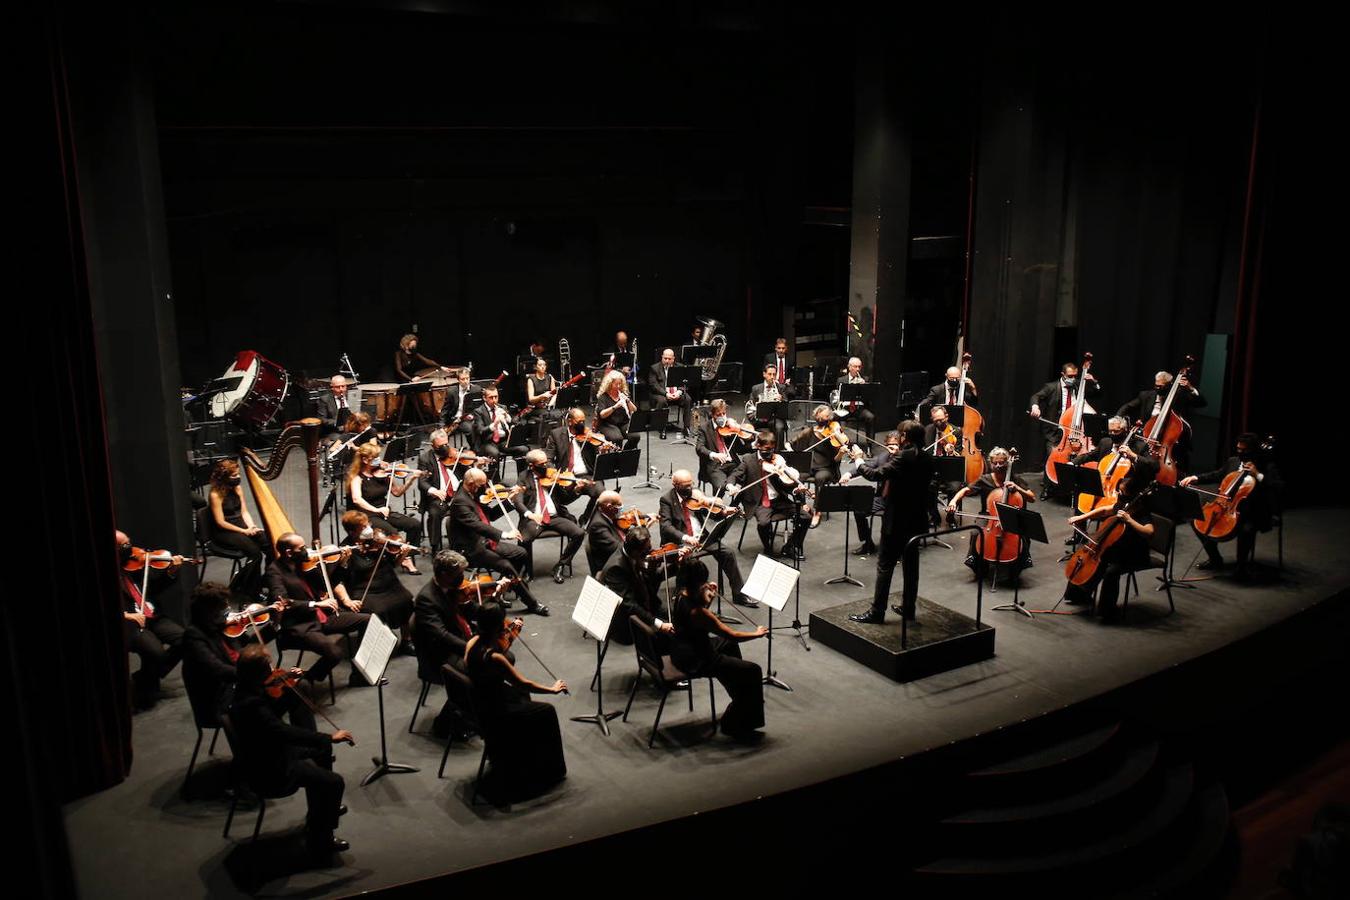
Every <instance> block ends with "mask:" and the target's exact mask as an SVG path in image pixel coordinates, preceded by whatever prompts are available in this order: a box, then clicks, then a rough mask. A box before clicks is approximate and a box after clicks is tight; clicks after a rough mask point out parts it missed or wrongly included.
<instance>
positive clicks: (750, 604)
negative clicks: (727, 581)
mask: <svg viewBox="0 0 1350 900" xmlns="http://www.w3.org/2000/svg"><path fill="white" fill-rule="evenodd" d="M731 602H732V603H734V604H735V605H736V606H744V607H745V608H746V609H759V603H758V602H756V601H754V600H751V599H750V598H749V597H732V598H731Z"/></svg>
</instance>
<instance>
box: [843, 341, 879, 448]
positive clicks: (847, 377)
mask: <svg viewBox="0 0 1350 900" xmlns="http://www.w3.org/2000/svg"><path fill="white" fill-rule="evenodd" d="M839 383H840V384H867V376H865V375H863V373H862V358H861V357H858V356H854V357H850V358H849V361H848V368H847V369H845V370H844V374H843V375H841V376H839ZM840 402H841V404H843V407H844V409H843V410H842V411H841V412H839V413H838V417H839V418H840V419H844V420H845V421H844V424H845V425H847V426H848V427H850V428H852V429H854V430H855V431H861V432H863V433H864V434H866V435H867V436H868V437H871V436H872V435H874V434H876V430H877V416H876V413H874V412H872V410H870V409H867V408H866V407H862V406H857V405H856V404H855V403H853V402H851V401H849V402H845V401H844V400H843V396H842V394H841V395H840ZM850 407H851V408H850Z"/></svg>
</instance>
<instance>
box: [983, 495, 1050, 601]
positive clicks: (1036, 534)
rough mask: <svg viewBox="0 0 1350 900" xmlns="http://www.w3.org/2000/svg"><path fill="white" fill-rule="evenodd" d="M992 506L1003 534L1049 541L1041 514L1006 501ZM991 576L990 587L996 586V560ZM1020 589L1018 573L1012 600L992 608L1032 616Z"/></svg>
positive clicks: (1042, 541) (1024, 538) (1015, 578)
mask: <svg viewBox="0 0 1350 900" xmlns="http://www.w3.org/2000/svg"><path fill="white" fill-rule="evenodd" d="M994 508H995V509H996V510H998V523H999V525H1001V526H1002V527H1003V533H1004V534H1015V535H1017V536H1018V537H1020V538H1021V539H1022V540H1024V541H1037V542H1039V543H1042V544H1048V543H1050V539H1049V538H1048V537H1046V535H1045V520H1044V519H1042V518H1041V514H1040V513H1038V512H1035V511H1033V510H1030V509H1027V508H1026V507H1025V506H1011V505H1009V504H1007V503H995V504H994ZM993 570H994V571H993V577H992V578H991V579H990V581H991V589H996V588H997V586H998V562H997V561H995V562H994V566H993ZM1021 589H1022V579H1021V577H1020V576H1019V575H1016V574H1015V575H1014V576H1013V602H1012V603H1004V604H1003V605H1002V606H995V607H994V609H996V610H998V609H1010V610H1012V611H1013V612H1019V613H1021V614H1022V615H1024V616H1026V617H1027V618H1028V619H1030V618H1032V615H1031V610H1029V609H1027V608H1026V605H1025V604H1023V603H1022V598H1021V596H1020V592H1021Z"/></svg>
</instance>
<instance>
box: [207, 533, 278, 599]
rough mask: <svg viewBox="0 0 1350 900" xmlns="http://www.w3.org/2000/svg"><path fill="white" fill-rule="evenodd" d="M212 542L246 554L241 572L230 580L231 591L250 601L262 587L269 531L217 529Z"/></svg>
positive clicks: (212, 535) (233, 551) (225, 548)
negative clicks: (241, 531)
mask: <svg viewBox="0 0 1350 900" xmlns="http://www.w3.org/2000/svg"><path fill="white" fill-rule="evenodd" d="M211 543H213V544H215V545H216V546H217V547H219V548H220V549H222V550H229V551H230V552H232V553H242V554H243V555H244V561H243V564H242V565H241V566H240V567H239V572H238V574H236V575H235V576H234V580H233V581H231V582H230V591H231V593H235V594H239V595H241V596H244V597H247V598H248V600H249V601H250V602H252V601H253V599H254V598H255V597H257V596H258V589H259V588H261V587H262V572H263V556H264V554H266V553H267V550H268V547H267V532H266V531H260V532H258V533H257V534H240V533H239V532H237V531H224V530H220V529H217V530H216V531H214V532H213V533H212V534H211Z"/></svg>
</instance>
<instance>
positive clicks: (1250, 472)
mask: <svg viewBox="0 0 1350 900" xmlns="http://www.w3.org/2000/svg"><path fill="white" fill-rule="evenodd" d="M1235 449H1236V453H1235V454H1234V455H1233V456H1230V457H1228V460H1227V462H1225V463H1224V464H1223V466H1221V467H1220V468H1217V469H1214V470H1213V471H1211V472H1199V473H1197V474H1195V475H1187V476H1186V477H1185V478H1183V479H1181V481H1180V484H1182V485H1190V484H1195V483H1197V482H1199V483H1200V484H1219V483H1221V482H1222V481H1223V479H1224V477H1225V476H1227V475H1231V474H1232V473H1234V472H1238V471H1241V472H1243V473H1244V479H1251V480H1253V481H1254V482H1255V484H1254V485H1253V487H1252V492H1251V493H1250V494H1248V495H1247V499H1245V500H1243V501H1242V503H1241V504H1240V505H1239V506H1238V508H1237V517H1238V521H1237V566H1236V568H1235V569H1234V570H1233V574H1234V576H1235V577H1237V578H1238V579H1244V578H1246V577H1247V576H1248V575H1250V574H1251V573H1250V568H1249V567H1250V566H1251V561H1252V555H1253V553H1254V552H1255V550H1256V534H1257V532H1259V531H1269V530H1270V529H1271V527H1272V526H1273V524H1274V515H1275V512H1276V510H1278V509H1279V501H1280V496H1279V494H1280V490H1281V488H1283V486H1284V482H1283V481H1282V480H1281V478H1280V471H1279V469H1278V468H1276V466H1275V461H1274V460H1273V459H1270V458H1269V454H1268V453H1267V452H1266V451H1264V450H1263V449H1262V447H1261V438H1260V436H1259V435H1256V434H1252V433H1251V432H1248V433H1246V434H1240V435H1238V438H1237V441H1236V447H1235ZM1204 499H1206V500H1208V499H1209V498H1204ZM1200 543H1201V545H1203V546H1204V548H1205V556H1206V559H1205V561H1204V562H1202V563H1200V564H1199V565H1198V566H1196V568H1197V569H1221V568H1223V555H1222V554H1221V553H1219V542H1218V541H1216V540H1214V539H1213V538H1210V537H1204V536H1203V535H1202V536H1201V537H1200Z"/></svg>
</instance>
